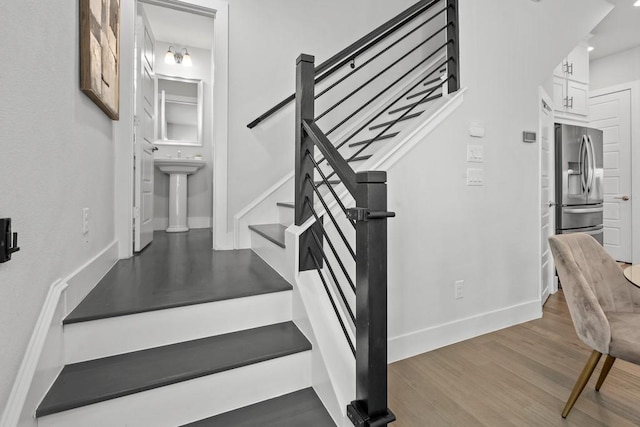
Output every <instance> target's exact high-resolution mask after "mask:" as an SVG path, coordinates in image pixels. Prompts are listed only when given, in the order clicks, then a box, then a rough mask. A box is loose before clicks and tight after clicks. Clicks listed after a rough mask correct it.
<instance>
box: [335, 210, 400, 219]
mask: <svg viewBox="0 0 640 427" xmlns="http://www.w3.org/2000/svg"><path fill="white" fill-rule="evenodd" d="M395 216H396V213H395V212H386V211H371V210H369V209H366V208H358V207H356V208H349V209H347V217H348V218H349V219H350V220H352V221H369V220H370V219H384V218H393V217H395Z"/></svg>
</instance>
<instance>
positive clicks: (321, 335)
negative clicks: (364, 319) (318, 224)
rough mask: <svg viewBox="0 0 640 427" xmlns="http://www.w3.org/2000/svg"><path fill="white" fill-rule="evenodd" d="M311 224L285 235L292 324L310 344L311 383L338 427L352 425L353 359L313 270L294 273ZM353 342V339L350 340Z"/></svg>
mask: <svg viewBox="0 0 640 427" xmlns="http://www.w3.org/2000/svg"><path fill="white" fill-rule="evenodd" d="M313 223H314V221H313V220H309V221H307V222H306V223H305V224H304V225H302V226H296V225H292V226H290V227H289V228H288V229H287V231H286V232H285V240H286V256H287V264H288V265H290V266H291V267H292V268H293V271H294V272H295V273H294V274H293V277H294V282H293V283H292V285H293V309H292V311H293V321H294V322H295V324H296V326H298V328H299V329H300V330H301V331H302V333H303V334H304V335H305V336H306V337H307V339H308V340H309V341H310V342H311V345H312V347H311V366H312V368H311V369H312V373H311V381H312V385H313V388H314V390H315V391H316V394H317V395H318V397H319V398H320V400H321V401H322V403H323V405H324V406H325V408H326V409H327V411H328V412H329V414H330V415H331V417H332V418H333V420H334V421H335V423H336V425H338V426H339V427H348V426H352V425H353V424H352V423H351V422H350V421H349V419H348V418H347V414H346V409H347V404H348V403H350V402H351V401H352V400H354V399H355V359H354V357H353V355H352V354H351V352H350V350H349V347H348V345H347V344H346V341H345V338H344V336H343V333H342V330H341V329H340V324H339V323H338V320H337V318H336V317H335V315H334V312H333V308H332V307H331V303H330V302H329V300H328V298H327V295H326V293H325V290H324V288H323V285H322V283H321V281H320V279H319V277H318V274H317V273H316V272H315V271H303V272H298V269H299V262H298V253H299V251H300V247H299V241H300V235H301V234H302V233H304V232H305V231H306V230H307V229H308V228H309V227H310V226H311V225H313ZM351 338H352V339H353V336H352V337H351Z"/></svg>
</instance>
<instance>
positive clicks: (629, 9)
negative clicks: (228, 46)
mask: <svg viewBox="0 0 640 427" xmlns="http://www.w3.org/2000/svg"><path fill="white" fill-rule="evenodd" d="M608 1H609V2H610V3H613V4H615V6H616V7H615V8H614V9H613V10H612V11H611V12H610V13H609V14H608V15H607V16H606V17H605V18H604V19H603V20H602V22H600V24H598V26H596V27H595V28H594V29H593V31H592V32H591V34H592V35H593V36H592V37H591V38H590V39H589V45H590V46H593V47H594V50H593V51H592V52H591V53H590V58H591V59H598V58H602V57H604V56H608V55H611V54H613V53H616V52H621V51H623V50H627V49H630V48H632V47H635V46H640V7H634V6H633V3H634V1H635V0H608ZM144 9H145V11H146V13H147V18H148V19H149V24H150V26H151V29H152V31H153V35H154V36H155V38H156V40H159V41H163V42H167V43H170V44H174V45H178V46H176V47H177V48H180V47H182V46H192V47H198V48H201V49H211V45H212V40H213V22H214V21H213V19H212V18H209V17H205V16H201V15H197V14H194V13H188V12H181V11H178V10H174V9H169V8H165V7H160V6H155V5H152V4H144Z"/></svg>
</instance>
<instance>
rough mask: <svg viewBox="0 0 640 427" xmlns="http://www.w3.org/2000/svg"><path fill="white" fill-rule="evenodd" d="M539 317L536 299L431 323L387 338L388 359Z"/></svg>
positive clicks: (540, 312)
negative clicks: (463, 317) (425, 327)
mask: <svg viewBox="0 0 640 427" xmlns="http://www.w3.org/2000/svg"><path fill="white" fill-rule="evenodd" d="M540 317H542V306H541V304H540V300H539V299H536V300H533V301H528V302H525V303H522V304H517V305H514V306H511V307H506V308H502V309H499V310H495V311H490V312H487V313H482V314H478V315H475V316H471V317H467V318H465V319H460V320H456V321H453V322H449V323H444V324H441V325H437V326H433V327H431V328H427V329H423V330H420V331H415V332H411V333H409V334H405V335H401V336H397V337H391V338H389V347H388V362H389V363H392V362H397V361H398V360H402V359H406V358H409V357H412V356H416V355H418V354H422V353H426V352H428V351H431V350H435V349H437V348H441V347H445V346H447V345H451V344H455V343H457V342H460V341H464V340H467V339H470V338H474V337H477V336H480V335H483V334H487V333H489V332H495V331H498V330H500V329H504V328H508V327H509V326H514V325H517V324H520V323H524V322H528V321H530V320H534V319H539V318H540Z"/></svg>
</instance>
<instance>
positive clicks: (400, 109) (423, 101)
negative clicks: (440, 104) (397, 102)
mask: <svg viewBox="0 0 640 427" xmlns="http://www.w3.org/2000/svg"><path fill="white" fill-rule="evenodd" d="M438 98H442V94H441V93H439V94H437V95H433V96H430V97H428V98H425V99H422V100H420V101H417V102H413V103H411V104H407V105H405V106H403V107H398V108H396V109H394V110H391V111H389V114H395V113H399V112H400V111H404V110H408V109H409V108H411V107H413V106H416V105H420V104H424V103H426V102H431V101H433V100H434V99H438Z"/></svg>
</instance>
